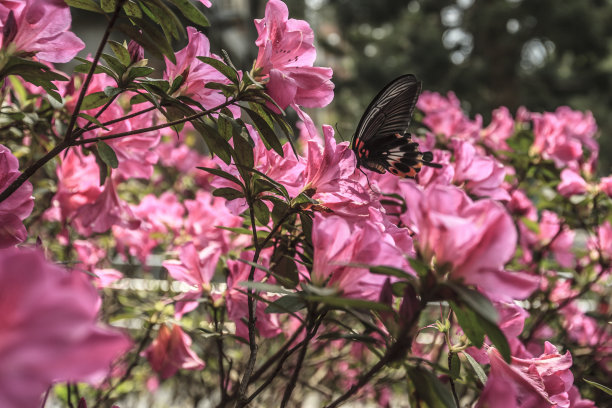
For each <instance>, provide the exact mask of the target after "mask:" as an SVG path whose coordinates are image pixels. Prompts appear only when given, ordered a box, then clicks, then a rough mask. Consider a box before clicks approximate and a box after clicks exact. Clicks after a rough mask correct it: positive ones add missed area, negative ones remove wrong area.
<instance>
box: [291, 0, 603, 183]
mask: <svg viewBox="0 0 612 408" xmlns="http://www.w3.org/2000/svg"><path fill="white" fill-rule="evenodd" d="M287 3H288V5H289V7H290V9H291V8H293V10H291V12H292V16H300V15H302V16H303V17H305V18H306V19H307V20H309V21H311V18H312V16H313V15H314V18H315V21H314V22H313V21H311V23H313V25H314V27H315V29H316V30H317V33H316V35H317V40H318V42H319V45H320V47H319V57H320V59H321V61H320V65H331V66H332V68H334V82H335V84H336V98H335V99H334V102H333V103H332V105H331V106H330V109H331V111H330V113H329V115H330V117H328V118H325V119H326V120H328V121H332V120H338V121H339V122H340V123H338V127H339V129H340V130H341V132H342V134H343V135H344V134H345V133H347V134H348V136H350V135H351V134H352V132H353V131H354V128H355V126H356V123H357V122H358V120H359V117H360V115H361V112H362V111H363V109H364V108H365V107H366V106H367V104H368V102H369V101H370V100H371V98H372V97H373V95H375V94H376V92H377V91H378V90H379V89H380V88H381V87H382V86H384V85H385V84H386V83H387V82H389V81H390V80H391V79H393V78H394V77H396V76H398V75H401V74H404V73H408V72H410V73H414V74H415V75H417V76H418V77H419V78H421V79H422V81H423V83H424V89H428V90H433V91H438V92H441V93H444V94H445V93H446V92H448V91H454V92H455V93H456V94H457V97H458V98H459V99H460V100H461V101H462V102H463V103H464V108H465V109H466V111H467V112H468V113H469V114H470V115H472V116H473V115H475V114H478V113H479V114H482V115H483V117H484V123H485V125H486V124H487V123H488V121H489V119H490V114H491V111H492V110H493V109H495V108H497V107H499V106H501V105H505V106H507V107H508V108H510V110H511V112H516V109H517V108H518V107H519V106H521V105H522V106H525V107H526V108H527V109H529V110H531V111H536V112H540V111H551V110H554V109H555V108H556V107H558V106H562V105H569V106H571V107H572V108H574V109H578V110H590V111H592V112H593V114H594V115H595V118H596V119H597V123H598V124H599V127H600V129H601V135H600V143H601V147H602V149H601V162H600V166H599V172H600V173H601V174H602V175H607V174H610V172H611V171H610V170H611V169H610V165H611V164H612V154H610V153H608V152H609V151H610V150H611V149H612V139H611V138H610V137H609V134H610V133H612V116H610V115H609V114H608V112H609V110H610V108H611V107H612V53H611V50H612V24H610V21H612V1H610V0H564V1H558V0H522V1H521V0H488V1H474V0H412V1H405V0H404V1H402V0H379V1H370V0H310V1H306V2H302V1H298V0H288V1H287ZM296 18H301V17H296ZM329 123H334V122H333V121H332V122H329ZM348 136H344V137H345V138H347V137H348Z"/></svg>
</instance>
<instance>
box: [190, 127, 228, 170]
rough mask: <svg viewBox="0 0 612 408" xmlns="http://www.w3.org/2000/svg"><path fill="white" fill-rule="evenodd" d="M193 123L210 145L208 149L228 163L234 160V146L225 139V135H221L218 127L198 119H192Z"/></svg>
mask: <svg viewBox="0 0 612 408" xmlns="http://www.w3.org/2000/svg"><path fill="white" fill-rule="evenodd" d="M191 124H192V125H193V127H194V128H195V129H196V130H197V131H198V133H199V134H200V135H201V136H202V138H203V139H204V141H205V142H206V145H207V146H208V150H210V152H211V153H214V154H216V155H217V156H219V158H220V159H221V160H223V161H224V162H225V163H226V164H230V163H231V162H232V156H231V151H232V147H231V146H230V145H229V143H227V141H226V140H225V139H223V137H221V135H220V134H219V132H217V129H215V128H214V127H212V126H209V125H207V124H206V123H204V122H203V121H201V120H198V119H196V120H192V121H191Z"/></svg>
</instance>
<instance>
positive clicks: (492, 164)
mask: <svg viewBox="0 0 612 408" xmlns="http://www.w3.org/2000/svg"><path fill="white" fill-rule="evenodd" d="M453 149H454V150H455V181H457V182H464V183H465V189H466V190H467V191H469V192H470V193H471V194H474V195H476V196H480V197H489V198H492V199H494V200H510V195H509V194H508V192H507V191H506V190H504V189H503V188H502V187H501V185H502V182H503V181H504V177H505V176H506V170H505V169H504V166H503V165H502V164H501V163H499V162H498V161H497V160H495V159H494V158H492V157H489V156H484V155H481V154H479V153H478V152H477V151H476V148H475V147H474V145H472V144H471V143H470V142H468V141H462V140H453Z"/></svg>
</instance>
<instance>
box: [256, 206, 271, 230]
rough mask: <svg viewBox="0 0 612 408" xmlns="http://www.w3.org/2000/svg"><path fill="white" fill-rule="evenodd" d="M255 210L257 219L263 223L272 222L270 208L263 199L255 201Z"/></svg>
mask: <svg viewBox="0 0 612 408" xmlns="http://www.w3.org/2000/svg"><path fill="white" fill-rule="evenodd" d="M253 210H254V211H255V219H256V220H257V221H258V222H259V223H260V224H261V225H268V222H270V210H269V209H268V206H267V205H266V203H264V202H263V201H255V202H254V203H253Z"/></svg>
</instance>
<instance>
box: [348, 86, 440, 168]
mask: <svg viewBox="0 0 612 408" xmlns="http://www.w3.org/2000/svg"><path fill="white" fill-rule="evenodd" d="M420 92H421V82H420V81H418V80H417V79H416V77H415V76H414V75H412V74H407V75H402V76H400V77H398V78H396V79H395V80H393V81H392V82H391V83H389V84H388V85H387V86H385V87H384V88H383V90H382V91H380V92H379V93H378V95H376V97H375V98H374V100H373V101H372V102H371V103H370V105H369V106H368V108H367V109H366V111H365V113H364V114H363V116H362V117H361V120H360V121H359V125H357V130H356V132H355V136H354V138H353V141H352V142H351V148H352V149H353V151H354V152H355V155H356V156H357V165H358V166H364V167H366V168H368V169H370V170H372V171H375V172H377V173H384V172H385V171H386V170H388V171H389V172H391V173H393V174H395V175H398V176H400V177H412V178H414V177H415V176H416V174H417V173H418V172H419V171H420V169H421V166H422V165H423V164H426V165H430V166H433V167H437V166H438V165H436V164H435V163H429V161H431V160H432V158H433V157H432V155H431V153H429V152H424V153H421V152H420V151H419V146H418V143H415V142H413V141H412V138H411V136H410V133H407V132H406V130H407V129H408V126H409V125H410V121H411V119H412V113H413V111H414V108H415V105H416V102H417V100H418V98H419V94H420Z"/></svg>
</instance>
